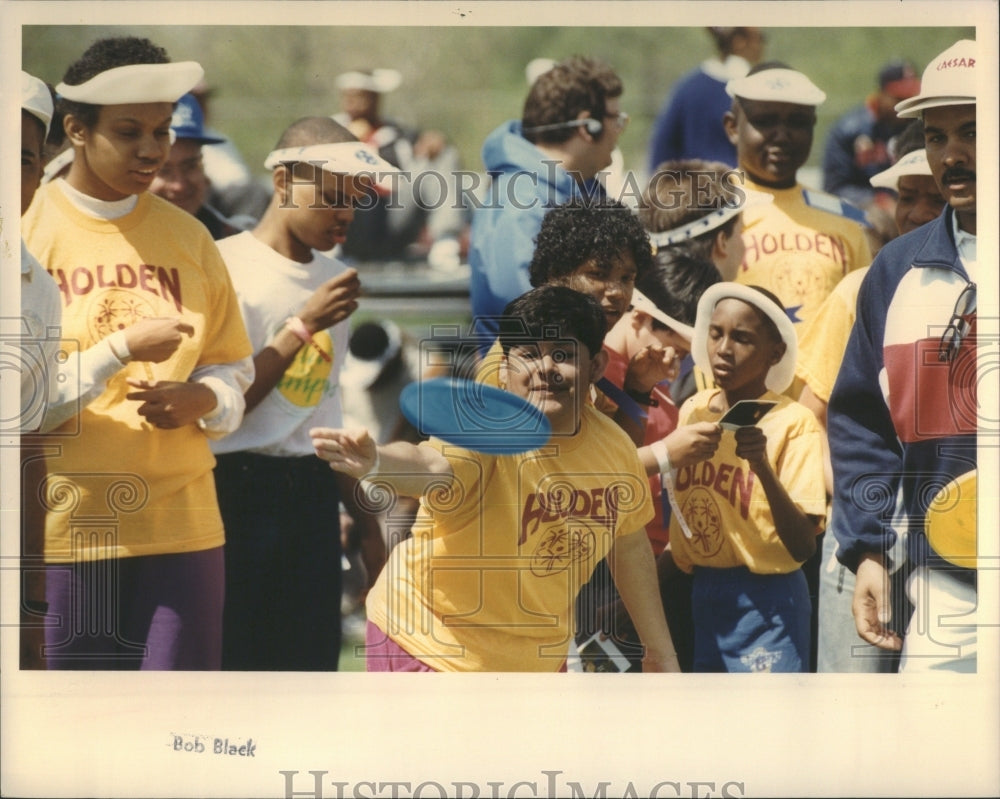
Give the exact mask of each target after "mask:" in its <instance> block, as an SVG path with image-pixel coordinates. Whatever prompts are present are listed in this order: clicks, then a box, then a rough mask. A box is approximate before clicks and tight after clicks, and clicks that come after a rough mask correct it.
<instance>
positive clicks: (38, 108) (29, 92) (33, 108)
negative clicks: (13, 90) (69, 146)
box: [21, 69, 53, 136]
mask: <svg viewBox="0 0 1000 799" xmlns="http://www.w3.org/2000/svg"><path fill="white" fill-rule="evenodd" d="M21 110H22V111H27V112H28V113H29V114H31V115H32V116H33V117H35V118H37V119H38V120H40V121H41V123H42V124H43V125H45V135H46V136H48V135H49V126H50V125H51V124H52V112H53V109H52V94H51V93H50V92H49V87H48V86H46V85H45V82H44V81H42V80H40V79H38V78H36V77H35V76H34V75H29V74H28V73H27V72H25V71H24V70H23V69H22V70H21Z"/></svg>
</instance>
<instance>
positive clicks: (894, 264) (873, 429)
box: [828, 208, 978, 581]
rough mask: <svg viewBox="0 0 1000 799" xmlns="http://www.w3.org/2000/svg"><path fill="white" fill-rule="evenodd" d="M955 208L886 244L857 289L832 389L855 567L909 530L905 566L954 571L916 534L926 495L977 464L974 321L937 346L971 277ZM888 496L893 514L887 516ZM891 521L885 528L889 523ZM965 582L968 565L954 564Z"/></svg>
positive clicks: (836, 454)
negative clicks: (949, 356) (950, 345)
mask: <svg viewBox="0 0 1000 799" xmlns="http://www.w3.org/2000/svg"><path fill="white" fill-rule="evenodd" d="M952 216H953V211H952V210H951V209H950V208H946V209H945V211H944V212H943V213H942V214H941V216H940V217H938V218H937V219H936V220H934V221H933V222H930V223H928V224H926V225H924V226H922V227H920V228H918V229H917V230H914V231H912V232H910V233H907V234H906V235H903V236H900V237H899V238H897V239H895V240H893V241H891V242H889V243H888V244H887V245H886V246H885V247H883V248H882V250H881V251H880V252H879V254H878V256H877V257H876V258H875V261H874V262H873V263H872V267H871V269H870V270H869V273H868V275H867V276H866V277H865V280H864V282H863V283H862V285H861V289H860V292H859V295H858V306H857V320H856V322H855V324H854V329H853V331H852V333H851V337H850V340H849V342H848V345H847V350H846V352H845V354H844V361H843V365H842V367H841V369H840V373H839V375H838V377H837V382H836V385H835V386H834V389H833V393H832V395H831V397H830V405H829V409H828V411H829V416H828V425H829V438H830V451H831V457H832V461H833V473H834V511H833V516H834V518H835V519H836V522H835V525H834V532H835V535H836V536H837V542H838V553H837V556H838V558H839V559H840V561H841V562H842V563H843V564H844V565H846V566H847V567H848V568H850V569H851V570H852V571H854V570H856V569H857V565H858V560H859V558H860V557H861V556H862V555H863V554H865V553H867V552H875V553H884V552H886V551H888V549H889V547H890V546H891V545H892V544H893V543H894V542H895V540H896V537H897V532H896V530H894V529H893V527H895V528H896V529H900V530H901V529H904V528H905V530H906V532H907V538H906V552H907V554H908V556H909V559H910V562H911V563H912V564H913V565H922V564H928V565H932V566H941V567H945V568H948V569H949V570H952V571H955V570H956V569H957V567H955V566H953V565H951V564H946V563H945V562H944V561H943V560H942V558H941V557H940V554H939V553H936V552H934V551H933V548H932V547H931V546H930V544H929V543H928V540H927V538H926V536H925V535H924V517H925V515H926V513H927V509H928V506H929V504H930V503H931V501H932V500H933V499H934V497H935V496H937V495H938V494H939V492H940V491H941V490H942V489H945V488H946V487H947V486H948V485H949V483H950V481H952V480H953V479H954V478H956V477H959V476H961V475H964V474H967V473H969V472H974V471H975V469H976V432H977V420H978V416H977V405H976V324H975V313H974V311H973V312H972V313H971V314H969V315H968V316H967V321H969V322H970V323H971V329H970V332H969V334H968V335H967V336H966V338H965V339H964V340H963V342H962V345H961V347H960V348H959V350H958V354H957V355H956V356H955V358H954V359H953V360H951V361H942V360H941V359H940V358H939V355H938V350H939V345H940V342H941V338H942V334H943V333H944V332H945V330H946V328H947V326H948V324H949V321H950V320H951V317H952V313H953V311H954V310H955V304H956V300H957V299H958V298H959V295H960V294H961V293H962V291H963V290H964V289H965V288H966V286H967V285H968V283H969V276H968V274H967V273H966V270H965V268H964V266H963V265H962V262H961V260H960V259H959V255H958V250H957V249H956V246H955V239H954V232H953V220H952ZM897 498H898V499H899V500H900V501H901V503H902V506H901V510H902V514H901V515H900V517H899V518H898V519H896V520H895V522H894V516H895V515H896V511H897ZM890 525H892V526H890ZM957 571H958V572H959V573H964V574H965V576H966V578H967V579H969V580H970V581H971V580H973V579H974V576H975V572H974V570H971V569H957Z"/></svg>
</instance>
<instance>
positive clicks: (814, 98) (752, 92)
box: [726, 67, 826, 106]
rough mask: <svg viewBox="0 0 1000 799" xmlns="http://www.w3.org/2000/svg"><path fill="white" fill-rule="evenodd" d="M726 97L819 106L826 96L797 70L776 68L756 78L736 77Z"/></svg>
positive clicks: (760, 73)
mask: <svg viewBox="0 0 1000 799" xmlns="http://www.w3.org/2000/svg"><path fill="white" fill-rule="evenodd" d="M726 94H728V95H729V96H730V97H742V98H743V99H745V100H761V101H765V102H775V103H794V104H795V105H811V106H817V105H819V104H820V103H822V102H823V101H824V100H826V93H825V92H824V91H823V90H822V89H820V88H819V87H818V86H816V85H815V84H814V83H813V82H812V81H811V80H809V78H807V77H806V76H805V75H803V74H802V73H801V72H798V71H796V70H794V69H788V68H786V67H772V68H771V69H762V70H761V71H760V72H755V73H753V74H752V75H746V76H745V77H742V78H734V79H733V80H731V81H729V83H727V84H726Z"/></svg>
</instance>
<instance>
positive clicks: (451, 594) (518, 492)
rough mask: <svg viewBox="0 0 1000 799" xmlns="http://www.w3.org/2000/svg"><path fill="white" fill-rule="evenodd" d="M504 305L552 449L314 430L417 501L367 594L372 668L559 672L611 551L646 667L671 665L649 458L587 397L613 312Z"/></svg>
mask: <svg viewBox="0 0 1000 799" xmlns="http://www.w3.org/2000/svg"><path fill="white" fill-rule="evenodd" d="M504 316H505V317H511V318H519V319H521V320H523V323H524V327H523V329H522V331H521V332H520V333H519V334H517V335H515V334H512V333H511V332H510V331H509V330H501V335H500V341H501V346H502V349H503V357H502V360H501V362H500V364H499V375H498V377H499V381H500V385H501V387H503V388H505V389H506V390H507V391H510V392H511V393H513V394H515V395H517V396H520V397H522V398H523V399H526V400H528V401H529V402H531V403H533V404H535V405H536V406H538V407H539V409H540V410H541V411H542V413H544V414H545V416H546V417H547V418H548V420H549V422H550V423H551V426H552V430H553V435H552V438H551V440H550V443H549V444H548V445H546V446H544V447H541V448H539V449H537V450H533V451H531V452H527V453H521V454H516V455H490V454H485V453H481V452H475V451H471V450H466V449H462V448H459V447H455V446H451V445H448V444H446V443H445V442H443V441H440V440H437V439H431V440H430V441H429V442H424V443H422V444H420V445H413V444H409V443H406V442H394V443H390V444H385V445H381V446H376V444H375V442H374V440H373V439H372V438H371V437H370V436H369V434H368V432H367V431H366V430H364V429H355V430H333V429H330V428H317V429H314V430H313V431H312V436H313V443H314V446H315V448H316V452H317V454H318V455H319V456H320V457H321V458H323V459H325V460H328V461H330V464H331V466H332V467H333V468H334V469H337V470H338V471H343V472H345V473H347V474H349V475H352V476H354V477H359V478H366V479H368V480H369V481H377V483H379V484H384V485H385V487H387V488H391V489H392V490H394V491H396V492H398V493H400V494H403V495H407V496H418V497H420V511H419V514H418V517H417V522H416V524H415V525H414V528H413V535H412V537H411V538H410V539H408V540H406V541H404V542H402V543H400V544H399V545H398V546H396V548H395V549H394V550H393V551H392V553H391V554H390V557H389V561H388V563H387V565H386V568H385V569H384V570H383V572H382V574H381V575H380V576H379V579H378V581H377V582H376V584H375V586H374V587H373V588H372V589H371V591H370V592H369V595H368V602H367V611H368V619H369V627H368V633H367V636H366V643H367V647H368V649H367V658H368V670H369V671H542V672H544V671H550V672H552V671H557V670H559V669H560V667H561V666H562V664H563V662H564V660H565V655H566V650H567V645H568V643H569V641H570V639H571V637H572V635H573V614H574V610H573V605H574V600H575V598H576V595H577V593H578V592H579V590H580V588H581V586H582V585H583V584H584V583H586V581H587V580H588V578H589V577H590V575H591V573H592V572H593V570H594V568H595V566H596V565H597V564H598V563H599V562H600V561H601V559H602V558H604V557H605V556H608V559H609V563H610V564H611V567H612V573H613V575H614V576H615V579H616V582H617V584H618V587H619V590H620V592H621V594H622V597H623V598H624V600H625V604H626V607H627V608H628V611H629V613H630V614H631V616H632V618H633V620H634V621H635V625H636V628H637V630H638V631H639V633H640V636H641V638H642V640H643V643H644V644H645V646H646V653H645V658H644V660H643V668H644V670H647V671H677V670H678V666H677V661H676V654H675V653H674V649H673V645H672V644H671V641H670V634H669V632H668V630H667V626H666V621H665V619H664V616H663V608H662V606H661V604H660V600H659V591H658V589H657V582H656V573H655V567H654V562H653V554H652V550H651V549H650V546H649V543H648V539H647V537H646V533H645V529H644V527H643V525H645V523H646V522H647V521H649V519H650V518H652V515H653V508H652V501H651V499H650V495H649V487H648V482H647V479H646V474H645V470H644V468H643V466H642V464H641V463H640V461H639V458H638V455H637V454H636V449H635V446H634V445H633V444H632V443H631V442H630V441H629V439H628V437H627V436H626V435H625V434H624V433H623V432H622V431H621V430H620V429H619V428H618V427H617V426H616V425H615V424H614V422H612V421H611V420H610V419H608V418H607V417H605V416H604V415H603V414H601V413H600V412H599V411H597V410H596V409H595V408H594V407H593V405H592V404H590V403H588V402H586V401H585V398H586V395H587V392H588V391H589V388H590V384H591V383H592V382H593V381H594V380H597V379H598V378H599V377H600V376H601V372H602V371H603V369H604V367H605V364H606V360H607V356H606V355H605V354H604V353H603V351H602V347H601V345H602V341H603V338H604V334H605V329H606V327H605V326H606V323H605V320H604V312H603V311H602V310H601V307H600V306H599V305H598V303H597V302H596V301H595V300H594V299H593V298H591V297H589V296H586V295H583V294H581V293H579V292H576V291H573V290H572V289H568V288H565V287H562V286H544V287H541V288H537V289H534V290H532V291H530V292H528V293H527V294H525V295H523V296H521V297H519V298H518V299H516V300H514V301H513V302H512V303H511V304H510V305H508V307H507V308H506V309H505V312H504ZM524 331H527V333H525V332H524ZM552 331H558V333H557V334H556V335H557V336H558V337H557V338H553V337H552Z"/></svg>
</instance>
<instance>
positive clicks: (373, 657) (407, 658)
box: [365, 622, 437, 671]
mask: <svg viewBox="0 0 1000 799" xmlns="http://www.w3.org/2000/svg"><path fill="white" fill-rule="evenodd" d="M365 671H437V669H432V668H431V667H430V666H428V665H427V664H426V663H424V662H422V661H420V660H417V659H416V658H415V657H413V655H411V654H410V653H409V652H407V651H406V650H405V649H403V648H402V647H401V646H400V645H399V644H397V643H396V642H395V641H393V640H392V639H391V638H390V637H389V636H388V635H386V634H385V633H384V632H382V630H381V629H380V628H379V627H377V626H376V625H375V624H373V623H372V622H368V625H367V626H366V627H365Z"/></svg>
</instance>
